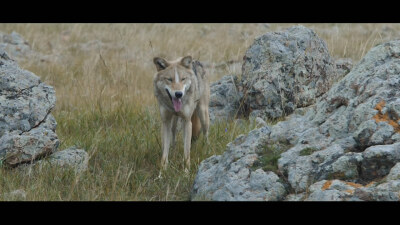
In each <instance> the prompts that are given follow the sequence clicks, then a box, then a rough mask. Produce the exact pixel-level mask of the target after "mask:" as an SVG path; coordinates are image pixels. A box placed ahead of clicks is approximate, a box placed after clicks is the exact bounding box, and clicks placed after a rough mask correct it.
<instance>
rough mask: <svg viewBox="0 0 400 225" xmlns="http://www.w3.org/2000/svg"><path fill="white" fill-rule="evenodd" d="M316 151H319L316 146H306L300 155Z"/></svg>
mask: <svg viewBox="0 0 400 225" xmlns="http://www.w3.org/2000/svg"><path fill="white" fill-rule="evenodd" d="M315 151H318V149H317V148H315V147H307V148H304V149H302V150H301V151H300V155H301V156H305V155H311V154H312V153H313V152H315Z"/></svg>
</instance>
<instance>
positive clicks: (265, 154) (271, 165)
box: [252, 143, 290, 173]
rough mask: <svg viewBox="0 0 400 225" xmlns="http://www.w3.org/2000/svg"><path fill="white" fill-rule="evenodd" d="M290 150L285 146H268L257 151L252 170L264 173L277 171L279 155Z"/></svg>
mask: <svg viewBox="0 0 400 225" xmlns="http://www.w3.org/2000/svg"><path fill="white" fill-rule="evenodd" d="M289 148H290V146H289V145H286V144H281V143H278V144H269V145H266V146H264V148H263V149H261V150H259V151H258V155H259V157H258V159H257V160H256V161H255V162H254V163H253V166H252V170H257V169H260V168H261V169H262V170H264V171H272V172H275V173H276V172H277V171H278V160H279V158H280V157H281V154H282V153H283V152H285V151H286V150H288V149H289Z"/></svg>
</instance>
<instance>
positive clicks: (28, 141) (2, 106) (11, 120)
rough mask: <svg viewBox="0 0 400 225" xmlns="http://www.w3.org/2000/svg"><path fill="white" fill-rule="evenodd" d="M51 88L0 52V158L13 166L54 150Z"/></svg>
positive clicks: (57, 143) (56, 140) (52, 96)
mask: <svg viewBox="0 0 400 225" xmlns="http://www.w3.org/2000/svg"><path fill="white" fill-rule="evenodd" d="M55 102H56V97H55V91H54V88H53V87H51V86H49V85H46V84H45V83H43V82H41V81H40V79H39V77H38V76H36V75H35V74H33V73H31V72H29V71H26V70H23V69H21V68H20V67H19V66H18V64H17V63H16V62H15V61H13V60H11V59H10V58H9V57H8V55H7V53H6V52H4V51H2V52H0V159H1V162H2V164H3V165H6V166H16V165H18V164H20V163H26V162H30V161H33V160H36V159H38V158H40V157H42V156H45V155H47V154H50V153H52V152H54V151H55V150H56V149H57V147H58V145H59V140H58V138H57V135H56V133H55V129H56V126H57V123H56V121H55V119H54V117H53V116H52V115H51V114H50V112H51V110H52V109H53V108H54V106H55Z"/></svg>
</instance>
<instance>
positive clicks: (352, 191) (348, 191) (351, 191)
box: [345, 190, 354, 195]
mask: <svg viewBox="0 0 400 225" xmlns="http://www.w3.org/2000/svg"><path fill="white" fill-rule="evenodd" d="M345 192H347V193H349V194H351V195H352V194H353V193H354V190H345Z"/></svg>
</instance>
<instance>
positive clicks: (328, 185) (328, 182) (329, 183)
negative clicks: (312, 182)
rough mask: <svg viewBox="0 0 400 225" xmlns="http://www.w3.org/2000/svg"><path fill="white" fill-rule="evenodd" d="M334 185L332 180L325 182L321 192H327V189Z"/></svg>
mask: <svg viewBox="0 0 400 225" xmlns="http://www.w3.org/2000/svg"><path fill="white" fill-rule="evenodd" d="M331 184H332V181H331V180H328V181H326V182H325V184H324V186H322V188H321V190H323V191H325V190H326V189H328V188H329V187H330V186H331Z"/></svg>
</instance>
